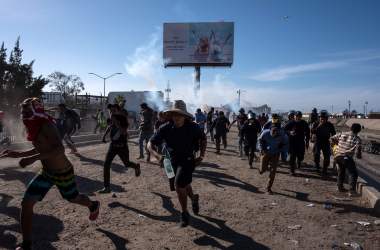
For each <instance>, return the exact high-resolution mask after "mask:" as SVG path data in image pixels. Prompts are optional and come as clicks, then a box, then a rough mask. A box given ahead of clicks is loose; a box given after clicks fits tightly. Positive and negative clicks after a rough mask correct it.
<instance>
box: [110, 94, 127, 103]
mask: <svg viewBox="0 0 380 250" xmlns="http://www.w3.org/2000/svg"><path fill="white" fill-rule="evenodd" d="M122 101H125V98H124V96H122V95H118V96H116V97H115V99H114V100H113V103H115V104H120V103H121V102H122Z"/></svg>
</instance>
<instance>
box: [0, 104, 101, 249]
mask: <svg viewBox="0 0 380 250" xmlns="http://www.w3.org/2000/svg"><path fill="white" fill-rule="evenodd" d="M21 116H22V119H23V123H24V125H25V127H26V130H27V139H28V140H29V141H31V142H32V144H33V146H34V148H33V149H31V150H28V151H24V152H17V151H11V150H6V151H4V152H2V154H1V156H0V158H5V157H9V158H22V159H21V160H20V162H19V164H20V166H21V167H22V168H24V167H26V166H29V165H31V164H33V163H34V162H35V161H38V160H40V161H41V163H42V170H41V172H40V173H39V174H38V175H36V176H35V177H34V179H33V180H32V181H31V182H30V183H29V185H28V187H27V190H26V192H25V194H24V197H23V199H22V203H21V219H20V221H21V232H22V238H23V241H22V243H21V244H20V246H19V247H17V248H16V249H18V250H21V249H31V248H32V217H33V208H34V205H35V204H36V203H37V202H38V201H42V200H43V198H44V196H45V195H46V194H47V192H48V191H49V190H50V188H51V187H53V186H54V185H55V186H57V188H58V190H59V192H60V194H61V195H62V197H63V198H64V199H66V200H68V201H69V202H72V203H75V204H79V205H82V206H85V207H87V208H88V209H89V212H90V216H89V219H90V220H96V218H97V217H98V214H99V207H100V203H99V202H98V201H92V200H90V199H89V198H88V197H87V196H86V195H83V194H79V192H78V190H77V186H76V183H75V176H74V168H73V165H72V164H71V162H70V161H69V160H68V159H67V157H66V155H65V149H64V147H63V145H62V142H61V139H60V136H59V133H58V130H57V128H56V126H55V123H54V119H53V118H52V117H51V116H49V115H47V114H45V112H44V109H43V106H42V104H41V103H40V101H39V99H38V98H27V99H25V100H24V101H23V102H22V103H21ZM46 226H48V225H46Z"/></svg>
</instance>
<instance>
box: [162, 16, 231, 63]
mask: <svg viewBox="0 0 380 250" xmlns="http://www.w3.org/2000/svg"><path fill="white" fill-rule="evenodd" d="M163 37H164V39H163V42H164V44H163V56H164V62H165V66H231V65H232V63H233V48H234V23H233V22H212V23H164V36H163Z"/></svg>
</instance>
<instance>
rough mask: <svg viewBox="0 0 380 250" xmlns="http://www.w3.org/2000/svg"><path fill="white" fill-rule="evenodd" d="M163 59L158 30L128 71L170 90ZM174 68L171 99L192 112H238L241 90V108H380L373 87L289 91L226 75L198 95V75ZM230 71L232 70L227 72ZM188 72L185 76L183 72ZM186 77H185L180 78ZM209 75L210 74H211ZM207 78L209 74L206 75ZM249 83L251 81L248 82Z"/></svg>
mask: <svg viewBox="0 0 380 250" xmlns="http://www.w3.org/2000/svg"><path fill="white" fill-rule="evenodd" d="M163 65H164V62H163V58H162V29H160V28H157V30H156V32H154V33H153V34H152V35H151V37H150V39H149V41H148V42H147V43H145V44H143V45H142V46H140V47H138V48H136V50H135V51H134V53H133V54H132V55H131V56H129V57H127V63H126V64H125V68H126V70H127V73H128V74H129V75H131V76H133V77H135V78H137V79H142V80H143V84H141V85H139V86H140V87H141V86H144V84H146V88H145V89H147V90H150V91H157V90H161V91H163V89H164V88H165V87H166V82H167V80H169V79H170V77H169V73H168V72H169V70H168V69H165V68H164V66H163ZM179 70H180V69H173V70H170V72H176V73H179V76H176V77H175V78H171V79H170V80H171V88H172V93H171V100H178V99H182V100H184V101H185V102H186V103H187V104H188V105H187V106H188V109H189V111H191V112H194V111H195V109H196V108H198V107H201V108H202V107H204V106H205V104H207V105H208V106H214V107H220V106H221V105H229V106H230V108H231V109H232V110H233V111H234V112H236V111H237V110H238V109H239V107H238V102H237V100H238V94H237V90H238V89H242V91H241V101H240V103H241V106H242V107H255V106H260V105H263V104H267V105H269V106H271V107H272V110H278V111H288V110H290V109H295V110H301V111H304V112H305V111H310V110H311V109H312V108H313V107H317V108H318V109H327V110H328V111H330V110H331V109H332V108H331V106H332V105H333V106H334V112H341V111H342V110H343V109H345V108H346V106H347V105H346V104H347V100H348V99H350V100H351V101H352V106H351V107H352V109H357V111H359V112H361V111H362V107H363V104H364V101H368V102H369V104H370V105H369V106H368V110H371V109H373V107H374V108H375V109H378V108H379V106H380V103H379V101H378V91H377V89H376V88H374V87H373V89H371V88H367V89H365V90H363V87H362V86H358V87H345V88H343V87H340V86H338V87H334V85H333V84H331V85H325V86H315V87H314V86H313V87H308V86H305V87H303V88H295V87H293V88H289V86H284V85H279V84H271V83H266V84H257V83H256V84H257V85H256V86H255V85H245V86H241V85H240V84H238V83H236V82H234V81H233V80H232V79H230V78H228V77H227V76H225V75H224V74H215V75H214V77H212V80H203V78H204V77H202V79H201V90H200V93H199V95H198V96H196V95H195V94H194V75H193V74H189V73H188V72H189V71H188V69H182V71H179ZM226 70H228V69H226ZM182 72H185V73H182ZM180 74H182V75H180ZM206 74H209V73H208V72H207V73H206ZM203 75H205V74H203ZM246 81H249V79H246ZM149 95H150V96H149V97H148V98H149V99H150V100H152V102H153V103H155V105H156V106H157V107H162V106H163V104H162V98H161V97H160V96H158V95H157V94H155V93H153V94H149Z"/></svg>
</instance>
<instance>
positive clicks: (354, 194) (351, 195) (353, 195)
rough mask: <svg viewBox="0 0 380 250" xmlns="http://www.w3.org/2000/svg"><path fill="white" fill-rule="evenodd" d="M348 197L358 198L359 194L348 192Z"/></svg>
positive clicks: (353, 191)
mask: <svg viewBox="0 0 380 250" xmlns="http://www.w3.org/2000/svg"><path fill="white" fill-rule="evenodd" d="M348 196H349V197H358V196H359V194H358V192H356V191H355V190H350V191H349V192H348Z"/></svg>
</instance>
